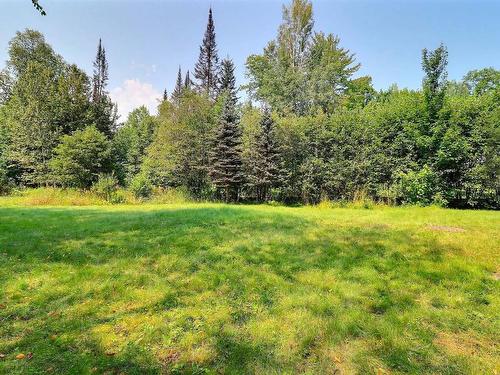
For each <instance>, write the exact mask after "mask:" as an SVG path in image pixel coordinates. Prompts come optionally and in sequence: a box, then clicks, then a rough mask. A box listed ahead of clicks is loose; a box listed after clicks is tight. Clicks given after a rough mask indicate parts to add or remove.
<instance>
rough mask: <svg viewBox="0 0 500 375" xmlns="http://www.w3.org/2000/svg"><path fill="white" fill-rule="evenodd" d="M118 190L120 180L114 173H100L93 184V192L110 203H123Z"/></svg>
mask: <svg viewBox="0 0 500 375" xmlns="http://www.w3.org/2000/svg"><path fill="white" fill-rule="evenodd" d="M117 191H118V180H117V179H116V177H115V176H114V175H113V174H102V175H100V176H99V179H98V180H97V181H96V182H95V183H94V185H92V192H93V193H94V194H95V195H97V196H98V197H99V198H101V199H104V200H105V201H107V202H110V203H121V199H120V197H119V196H118V194H117Z"/></svg>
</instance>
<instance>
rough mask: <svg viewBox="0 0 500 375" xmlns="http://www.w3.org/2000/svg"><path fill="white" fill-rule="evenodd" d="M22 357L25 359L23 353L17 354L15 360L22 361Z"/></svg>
mask: <svg viewBox="0 0 500 375" xmlns="http://www.w3.org/2000/svg"><path fill="white" fill-rule="evenodd" d="M24 357H26V356H25V355H24V354H23V353H19V354H18V355H16V359H24Z"/></svg>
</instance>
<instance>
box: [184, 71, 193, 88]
mask: <svg viewBox="0 0 500 375" xmlns="http://www.w3.org/2000/svg"><path fill="white" fill-rule="evenodd" d="M192 87H193V81H192V80H191V76H190V73H189V70H188V71H187V73H186V78H184V88H185V89H186V90H191V88H192Z"/></svg>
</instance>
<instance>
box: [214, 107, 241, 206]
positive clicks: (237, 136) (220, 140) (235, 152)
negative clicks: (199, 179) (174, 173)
mask: <svg viewBox="0 0 500 375" xmlns="http://www.w3.org/2000/svg"><path fill="white" fill-rule="evenodd" d="M241 136H242V133H241V128H240V124H239V119H238V116H237V114H236V109H235V106H234V104H233V102H232V101H231V100H227V99H226V100H225V101H224V106H223V108H222V114H221V117H220V119H219V124H218V129H217V132H216V135H215V142H214V143H215V144H214V149H213V152H212V158H211V159H212V160H211V164H212V166H211V170H210V176H211V178H212V182H213V183H214V185H215V186H216V187H217V190H218V191H219V193H220V195H221V198H223V199H224V200H225V201H226V202H230V201H237V200H238V198H239V192H240V188H241V185H242V183H243V171H242V158H241Z"/></svg>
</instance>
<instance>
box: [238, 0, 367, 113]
mask: <svg viewBox="0 0 500 375" xmlns="http://www.w3.org/2000/svg"><path fill="white" fill-rule="evenodd" d="M313 25H314V20H313V18H312V4H311V3H310V2H309V1H307V0H293V1H292V3H291V4H290V5H289V6H286V7H284V8H283V23H282V24H281V25H280V28H279V30H278V36H277V38H276V40H273V41H271V42H269V44H268V45H267V47H266V48H265V49H264V52H263V54H262V55H252V56H250V57H248V59H247V71H248V76H249V78H250V81H249V84H248V89H249V92H250V94H251V95H252V97H254V98H255V99H257V100H260V101H263V102H264V103H267V104H269V105H270V106H271V107H272V108H273V110H275V111H278V112H279V113H282V114H286V113H290V112H291V113H295V114H299V115H304V114H308V113H315V112H316V111H317V110H321V111H323V112H327V113H332V112H333V111H334V110H336V109H338V108H339V107H341V106H345V105H346V104H347V105H348V106H355V105H357V103H360V104H361V105H364V104H366V102H367V101H368V99H369V98H370V94H372V93H373V89H372V88H371V79H370V78H369V77H362V79H360V78H358V79H356V80H355V79H353V78H352V75H353V74H354V73H355V72H356V71H357V70H358V69H359V67H360V65H359V64H356V63H355V60H354V55H353V54H352V53H350V52H349V50H347V49H344V48H341V47H340V46H339V44H340V40H339V38H338V37H336V36H334V35H331V34H329V35H325V34H323V33H321V32H319V33H313ZM360 96H361V97H362V98H361V99H360V98H359V97H360Z"/></svg>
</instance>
